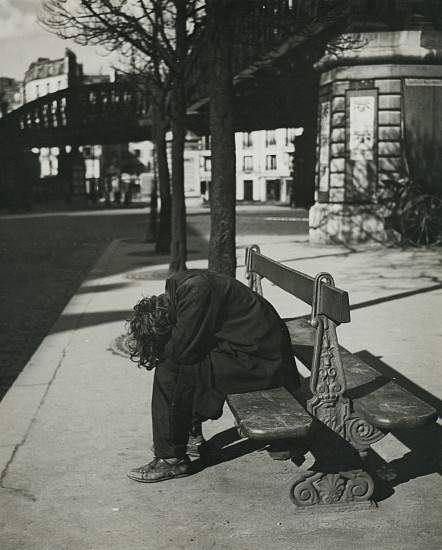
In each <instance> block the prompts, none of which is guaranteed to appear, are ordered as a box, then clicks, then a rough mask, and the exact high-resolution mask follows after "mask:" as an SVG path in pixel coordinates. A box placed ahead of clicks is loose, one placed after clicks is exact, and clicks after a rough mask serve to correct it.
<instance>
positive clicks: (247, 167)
mask: <svg viewBox="0 0 442 550" xmlns="http://www.w3.org/2000/svg"><path fill="white" fill-rule="evenodd" d="M242 169H243V171H244V172H251V171H252V170H253V157H251V156H247V157H244V158H243V163H242Z"/></svg>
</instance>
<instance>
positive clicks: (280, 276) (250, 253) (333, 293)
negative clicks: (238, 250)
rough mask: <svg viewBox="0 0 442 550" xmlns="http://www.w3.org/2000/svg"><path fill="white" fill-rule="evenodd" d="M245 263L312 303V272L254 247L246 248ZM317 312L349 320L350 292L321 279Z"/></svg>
mask: <svg viewBox="0 0 442 550" xmlns="http://www.w3.org/2000/svg"><path fill="white" fill-rule="evenodd" d="M246 266H247V269H248V270H249V271H252V272H254V273H257V274H258V275H260V276H261V277H264V278H265V279H268V280H269V281H271V282H272V283H274V284H275V285H277V286H278V287H280V288H282V289H283V290H285V291H286V292H289V293H290V294H292V295H293V296H295V297H296V298H299V299H300V300H302V301H303V302H305V303H306V304H308V305H310V306H311V305H313V295H314V291H315V279H314V278H313V277H310V275H306V274H305V273H302V272H301V271H296V269H292V268H290V267H287V266H285V265H282V264H280V263H279V262H276V261H274V260H272V259H271V258H268V257H267V256H264V255H263V254H261V253H260V252H258V251H257V250H256V249H255V248H253V247H250V248H247V250H246ZM316 313H317V314H323V315H326V316H327V317H328V318H329V319H331V320H332V321H334V322H335V323H338V324H339V323H349V322H350V305H349V299H348V293H347V292H346V291H345V290H341V289H340V288H336V287H335V286H331V285H329V284H328V283H325V282H323V283H321V289H320V292H319V299H318V303H317V304H316Z"/></svg>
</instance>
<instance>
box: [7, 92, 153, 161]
mask: <svg viewBox="0 0 442 550" xmlns="http://www.w3.org/2000/svg"><path fill="white" fill-rule="evenodd" d="M148 109H149V105H148V103H147V101H146V97H145V95H144V94H143V93H142V92H141V91H140V90H138V89H137V88H136V87H135V86H134V85H131V84H130V83H126V82H121V83H120V82H114V83H101V84H90V85H83V86H72V87H70V88H66V89H63V90H59V91H57V92H54V93H52V94H47V95H45V96H42V97H39V98H38V99H35V100H34V101H30V102H29V103H25V104H24V105H23V106H22V107H20V108H19V109H16V110H15V111H12V112H11V113H9V114H8V115H6V116H5V117H4V118H2V119H0V147H1V148H2V149H3V150H4V149H11V148H14V149H16V150H18V149H24V148H32V147H60V146H64V145H71V146H78V145H86V144H87V145H93V144H110V143H125V142H128V141H143V140H149V139H151V137H152V135H151V134H152V132H151V126H150V123H149V118H148Z"/></svg>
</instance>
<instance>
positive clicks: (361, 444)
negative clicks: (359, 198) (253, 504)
mask: <svg viewBox="0 0 442 550" xmlns="http://www.w3.org/2000/svg"><path fill="white" fill-rule="evenodd" d="M324 282H326V283H327V284H329V285H331V286H334V281H333V278H332V276H331V275H330V274H329V273H320V274H319V275H317V276H316V279H315V287H314V296H313V304H312V317H311V324H312V326H314V327H315V328H316V341H315V347H314V356H313V363H312V370H311V376H310V390H311V392H312V397H311V398H310V399H309V400H308V402H307V410H308V412H309V413H310V414H311V415H312V416H314V417H315V418H316V419H318V420H319V421H320V422H321V424H322V425H324V426H326V427H327V428H328V429H329V430H331V431H332V432H334V433H335V434H337V435H339V436H340V437H341V438H343V439H344V440H345V441H347V442H348V443H350V444H351V445H352V447H353V448H354V449H356V451H357V452H358V453H359V455H360V457H361V458H362V459H363V458H365V457H366V456H367V453H368V450H369V448H370V445H371V444H372V443H374V442H376V441H379V440H380V439H381V438H382V437H384V435H385V434H384V433H382V432H381V431H379V430H378V429H377V428H375V427H374V426H371V425H370V424H369V423H368V422H367V421H366V420H364V419H362V418H360V417H359V416H358V415H357V414H355V413H354V412H353V411H352V409H351V402H350V400H349V399H348V398H347V397H345V396H344V392H345V390H346V380H345V372H344V368H343V365H342V360H341V355H340V352H339V344H338V339H337V335H336V324H335V323H334V322H333V321H332V320H331V319H329V318H328V317H327V316H325V315H323V314H321V313H320V312H319V311H318V309H319V304H320V302H321V300H320V293H321V285H322V283H324ZM324 434H325V432H324V430H317V433H316V437H317V438H318V439H320V438H321V437H322V435H324ZM343 443H344V442H343ZM322 452H323V453H324V454H325V455H326V454H327V453H330V452H332V451H331V449H330V448H328V449H324V450H323V451H322ZM335 459H336V456H334V457H333V459H329V460H328V462H329V464H332V463H333V462H335V464H336V460H335ZM326 462H327V460H326ZM373 491H374V482H373V479H372V478H371V476H370V475H369V474H368V473H367V472H365V471H364V470H363V469H362V468H356V469H349V470H347V471H338V472H337V471H327V472H326V471H319V472H318V471H306V472H302V473H299V474H298V476H297V478H296V479H295V482H294V483H293V485H292V488H291V490H290V497H291V500H292V502H293V503H294V504H295V505H296V506H298V507H299V508H308V507H318V506H325V507H328V506H332V507H335V508H336V507H339V508H343V509H347V508H352V509H353V508H358V509H360V508H370V507H374V506H375V504H374V503H373V502H372V501H371V500H370V499H371V496H372V494H373Z"/></svg>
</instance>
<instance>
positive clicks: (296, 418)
mask: <svg viewBox="0 0 442 550" xmlns="http://www.w3.org/2000/svg"><path fill="white" fill-rule="evenodd" d="M227 403H228V405H229V407H230V409H231V411H232V413H233V416H234V417H235V420H236V424H237V427H238V428H239V430H240V431H241V433H242V435H243V436H245V437H247V438H249V439H260V440H274V439H291V438H298V437H304V436H305V435H306V434H307V432H308V430H309V428H310V426H311V424H312V422H313V417H312V416H310V414H309V413H308V412H307V411H306V410H305V409H304V408H303V407H302V405H300V404H299V403H298V402H297V401H296V399H295V398H294V397H293V396H292V395H291V394H290V393H289V392H288V391H287V390H286V389H285V388H275V389H271V390H262V391H254V392H249V393H236V394H231V395H228V396H227Z"/></svg>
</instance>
